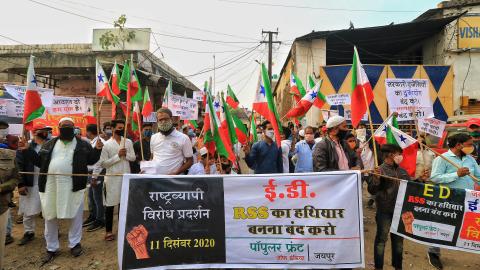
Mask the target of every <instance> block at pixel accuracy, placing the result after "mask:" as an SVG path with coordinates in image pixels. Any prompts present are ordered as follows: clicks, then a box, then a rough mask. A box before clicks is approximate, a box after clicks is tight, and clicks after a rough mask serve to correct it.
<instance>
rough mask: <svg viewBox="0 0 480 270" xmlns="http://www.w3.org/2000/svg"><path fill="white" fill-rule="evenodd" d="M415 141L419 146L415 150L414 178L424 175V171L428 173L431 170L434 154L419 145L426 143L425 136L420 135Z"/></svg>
mask: <svg viewBox="0 0 480 270" xmlns="http://www.w3.org/2000/svg"><path fill="white" fill-rule="evenodd" d="M417 140H418V142H419V146H418V150H417V162H416V168H415V177H420V176H421V175H422V174H424V173H425V171H427V172H430V171H431V170H432V163H433V159H434V158H435V154H434V153H432V151H430V150H428V149H426V148H424V147H423V146H421V145H420V143H426V140H425V134H420V135H419V136H418V137H417Z"/></svg>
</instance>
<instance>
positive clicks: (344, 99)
mask: <svg viewBox="0 0 480 270" xmlns="http://www.w3.org/2000/svg"><path fill="white" fill-rule="evenodd" d="M327 103H328V104H330V105H350V103H351V98H350V94H332V95H328V96H327Z"/></svg>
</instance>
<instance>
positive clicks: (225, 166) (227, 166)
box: [220, 157, 237, 175]
mask: <svg viewBox="0 0 480 270" xmlns="http://www.w3.org/2000/svg"><path fill="white" fill-rule="evenodd" d="M220 166H221V168H222V170H221V174H232V175H235V174H237V173H236V172H235V171H234V170H233V169H232V166H233V164H232V161H231V160H229V159H228V158H226V157H220Z"/></svg>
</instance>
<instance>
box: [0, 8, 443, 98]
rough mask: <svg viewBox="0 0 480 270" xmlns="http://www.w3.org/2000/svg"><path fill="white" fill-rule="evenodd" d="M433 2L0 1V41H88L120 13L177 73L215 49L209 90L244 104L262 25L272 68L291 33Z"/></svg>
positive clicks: (201, 65)
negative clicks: (269, 37) (270, 39)
mask: <svg viewBox="0 0 480 270" xmlns="http://www.w3.org/2000/svg"><path fill="white" fill-rule="evenodd" d="M439 2H440V0H422V1H419V0H384V1H382V0H361V1H359V0H356V1H354V0H316V1H315V0H296V1H294V0H202V1H199V0H174V1H173V0H170V1H166V0H162V1H155V0H150V1H147V0H136V1H126V0H102V1H100V0H15V1H8V4H7V3H4V5H3V6H2V20H3V23H2V26H0V35H2V36H4V37H1V36H0V44H19V43H18V42H21V43H25V44H54V43H91V42H92V30H93V29H95V28H109V27H112V26H113V21H114V20H115V19H116V18H118V17H119V16H120V15H121V14H125V15H126V16H127V27H142V28H151V29H152V32H154V33H155V34H152V35H153V36H154V37H155V38H153V36H151V38H150V39H151V40H150V43H151V44H150V51H151V52H153V53H154V54H155V55H156V56H158V57H159V58H161V59H162V60H163V61H164V62H165V63H167V64H168V65H170V66H171V67H172V68H174V69H175V70H176V71H178V72H179V73H180V74H182V75H184V76H188V75H194V74H196V73H198V72H199V71H202V70H205V69H212V68H213V65H214V57H213V55H215V64H216V66H217V67H218V69H216V70H215V89H216V90H217V91H226V88H227V85H228V84H230V85H231V86H232V88H233V90H234V91H235V93H236V95H237V97H238V98H239V100H240V102H241V104H242V105H244V106H245V107H250V106H251V105H250V104H251V103H252V101H253V98H254V95H255V88H256V85H257V81H258V76H259V65H258V63H257V62H256V61H255V60H257V61H259V62H267V55H268V54H267V48H266V45H265V44H262V45H260V43H259V42H260V41H261V40H262V39H264V38H266V37H265V36H262V30H270V31H276V30H277V29H278V32H279V34H278V36H277V37H276V38H275V40H278V41H281V42H282V44H281V45H274V52H273V64H274V65H273V74H278V73H279V72H280V70H281V68H282V66H283V63H284V61H285V58H286V56H287V54H288V52H289V50H290V47H291V43H292V41H293V40H294V39H295V38H296V37H299V36H302V35H304V34H307V33H310V32H311V31H323V30H337V29H345V28H348V27H349V24H350V21H351V22H352V23H353V24H354V26H355V27H356V28H360V27H369V26H378V25H385V24H390V23H391V22H394V23H403V22H408V21H411V20H412V19H414V18H416V17H417V16H418V15H420V14H421V13H423V12H424V11H426V10H428V9H430V8H435V7H436V5H437V4H438V3H439ZM273 5H276V6H273ZM293 6H295V7H293ZM73 13H74V14H73ZM101 21H104V22H101ZM107 22H112V23H110V24H108V23H107ZM172 36H175V37H172ZM5 37H8V38H10V39H14V40H16V41H17V42H14V41H12V40H9V39H7V38H5ZM198 39H201V40H203V41H200V40H198ZM257 46H258V47H257ZM255 47H256V48H255ZM233 60H236V61H235V62H233V63H230V62H232V61H233ZM229 63H230V64H229ZM222 64H225V66H223V67H220V66H222ZM227 64H228V65H227ZM213 75H214V74H213V72H207V73H203V74H199V75H196V76H190V77H187V78H188V79H190V80H191V81H192V82H193V83H194V84H195V85H197V86H198V87H199V88H202V87H203V82H204V81H206V80H208V79H209V77H210V76H213Z"/></svg>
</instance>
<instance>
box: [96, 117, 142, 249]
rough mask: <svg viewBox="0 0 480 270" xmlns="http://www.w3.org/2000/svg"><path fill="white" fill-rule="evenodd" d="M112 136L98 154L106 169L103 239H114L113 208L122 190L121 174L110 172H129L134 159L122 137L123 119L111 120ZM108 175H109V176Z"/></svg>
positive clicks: (131, 145) (132, 151) (131, 146)
mask: <svg viewBox="0 0 480 270" xmlns="http://www.w3.org/2000/svg"><path fill="white" fill-rule="evenodd" d="M112 128H113V136H112V137H111V138H110V140H108V141H107V142H106V143H105V146H104V147H103V150H102V155H101V156H100V161H99V162H100V165H101V166H102V168H105V169H106V175H107V176H105V182H104V189H103V190H104V192H103V196H104V197H103V202H104V205H105V231H106V233H105V240H106V241H113V240H115V235H114V234H113V232H112V228H113V210H114V208H115V206H118V205H119V204H120V194H121V192H122V176H112V174H120V175H122V174H126V173H130V164H129V161H134V160H135V151H134V150H133V143H132V141H131V140H130V139H127V138H124V137H123V136H124V134H125V121H123V120H113V121H112ZM109 175H110V176H109Z"/></svg>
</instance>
